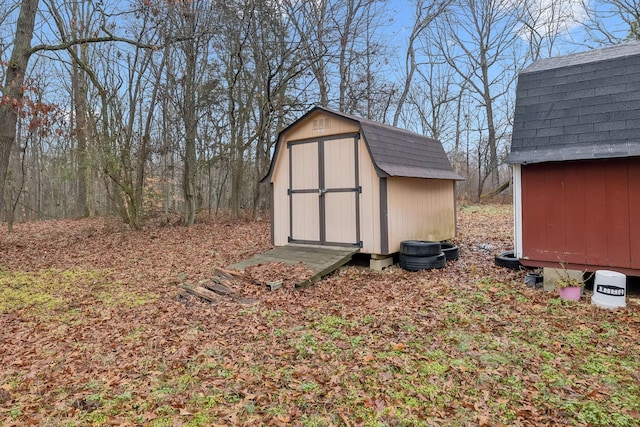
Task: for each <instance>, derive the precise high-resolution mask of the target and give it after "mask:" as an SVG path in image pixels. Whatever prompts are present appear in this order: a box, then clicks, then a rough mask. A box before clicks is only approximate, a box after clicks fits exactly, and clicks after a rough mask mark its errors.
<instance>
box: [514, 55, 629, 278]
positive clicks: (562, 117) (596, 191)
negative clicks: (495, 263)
mask: <svg viewBox="0 0 640 427" xmlns="http://www.w3.org/2000/svg"><path fill="white" fill-rule="evenodd" d="M508 162H509V163H510V164H512V165H513V188H514V216H515V218H514V220H515V221H514V223H515V256H516V257H517V258H519V259H520V262H521V263H522V264H523V265H526V266H539V267H554V268H557V267H558V265H559V263H563V264H564V265H565V267H566V268H567V269H573V270H582V271H595V270H598V269H607V270H615V271H619V272H621V273H625V274H627V275H631V276H640V43H629V44H625V45H619V46H614V47H609V48H604V49H599V50H593V51H589V52H585V53H579V54H574V55H568V56H563V57H556V58H549V59H544V60H540V61H537V62H535V63H533V64H532V65H531V66H529V67H528V68H526V69H525V70H523V71H522V72H521V74H520V76H519V79H518V86H517V92H516V109H515V116H514V129H513V137H512V144H511V153H510V154H509V157H508Z"/></svg>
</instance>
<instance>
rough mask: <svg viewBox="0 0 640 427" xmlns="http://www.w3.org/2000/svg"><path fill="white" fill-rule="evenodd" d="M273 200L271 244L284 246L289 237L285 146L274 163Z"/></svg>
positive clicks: (287, 177) (287, 160)
mask: <svg viewBox="0 0 640 427" xmlns="http://www.w3.org/2000/svg"><path fill="white" fill-rule="evenodd" d="M272 183H273V188H272V190H273V200H272V206H271V209H273V219H272V221H273V224H272V227H273V244H274V245H275V246H284V245H286V244H287V243H288V240H287V237H289V197H288V196H287V190H288V188H289V152H288V150H287V149H286V146H285V148H284V149H283V150H280V155H279V156H278V158H277V159H276V161H275V164H274V171H273V175H272Z"/></svg>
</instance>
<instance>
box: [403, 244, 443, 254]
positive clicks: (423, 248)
mask: <svg viewBox="0 0 640 427" xmlns="http://www.w3.org/2000/svg"><path fill="white" fill-rule="evenodd" d="M400 253H401V254H405V255H410V256H418V257H424V256H437V255H439V254H440V253H442V247H441V246H440V242H428V241H426V240H403V241H402V242H400Z"/></svg>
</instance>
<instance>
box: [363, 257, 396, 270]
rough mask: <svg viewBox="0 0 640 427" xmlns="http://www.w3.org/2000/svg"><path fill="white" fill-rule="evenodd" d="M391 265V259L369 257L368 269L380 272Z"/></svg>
mask: <svg viewBox="0 0 640 427" xmlns="http://www.w3.org/2000/svg"><path fill="white" fill-rule="evenodd" d="M392 265H393V257H392V256H385V257H384V258H381V257H380V256H376V257H374V256H373V255H372V256H371V260H370V261H369V268H370V269H372V270H376V271H382V270H383V269H384V268H387V267H390V266H392Z"/></svg>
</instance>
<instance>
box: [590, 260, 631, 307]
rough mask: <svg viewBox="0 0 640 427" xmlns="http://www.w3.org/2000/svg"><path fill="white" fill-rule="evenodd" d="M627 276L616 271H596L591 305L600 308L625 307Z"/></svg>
mask: <svg viewBox="0 0 640 427" xmlns="http://www.w3.org/2000/svg"><path fill="white" fill-rule="evenodd" d="M626 296H627V276H625V275H624V274H622V273H618V272H617V271H609V270H597V271H596V279H595V282H594V284H593V296H592V297H591V303H592V304H595V305H597V306H598V307H602V308H611V309H613V308H618V307H626V306H627V303H626Z"/></svg>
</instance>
